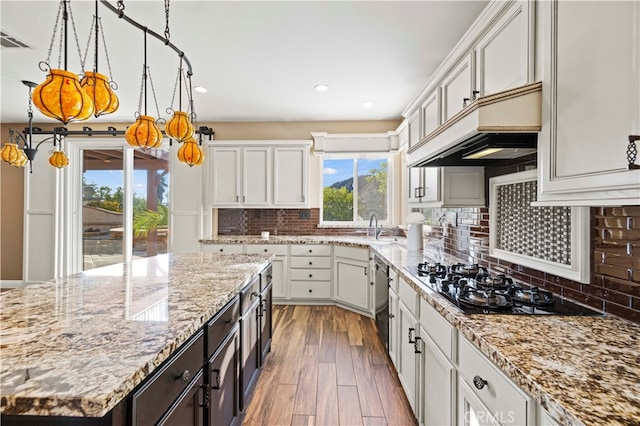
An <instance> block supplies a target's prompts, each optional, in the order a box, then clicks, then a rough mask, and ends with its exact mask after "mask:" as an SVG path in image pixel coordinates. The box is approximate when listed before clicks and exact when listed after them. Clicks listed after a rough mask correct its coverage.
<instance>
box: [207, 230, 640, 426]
mask: <svg viewBox="0 0 640 426" xmlns="http://www.w3.org/2000/svg"><path fill="white" fill-rule="evenodd" d="M398 240H399V241H398V242H397V243H394V241H393V237H391V238H388V237H386V238H383V239H382V240H381V241H376V240H374V239H372V238H371V237H368V238H367V237H333V236H324V237H317V236H310V237H305V236H300V237H287V236H281V237H274V236H271V237H270V239H269V240H261V239H260V237H259V236H257V237H254V236H232V237H219V238H217V239H213V240H203V242H204V243H205V244H207V243H209V244H213V243H246V244H256V243H264V244H268V243H272V244H334V245H346V246H354V247H371V248H372V249H373V250H374V251H375V252H376V253H377V254H379V255H380V256H382V257H383V258H385V259H386V260H387V262H389V264H390V266H391V268H393V269H394V270H395V271H396V272H397V273H398V274H399V275H400V276H402V278H404V279H405V281H407V282H408V283H409V284H410V285H411V286H412V287H413V288H414V289H415V290H416V291H417V292H418V293H419V294H420V295H421V296H422V298H423V299H425V300H426V301H427V302H428V303H429V304H430V305H431V306H433V307H434V308H435V309H436V310H437V311H438V312H439V313H440V314H441V315H442V316H443V317H445V318H446V319H447V321H449V322H450V323H451V324H453V325H454V327H455V328H456V329H457V330H458V332H459V333H462V334H463V335H464V336H465V337H466V338H467V339H468V340H469V341H471V342H472V343H473V344H474V345H475V346H476V347H477V348H479V349H480V350H481V351H482V352H483V353H484V354H485V355H486V356H487V357H488V358H489V359H491V360H492V361H493V362H494V363H495V364H496V365H497V366H498V367H500V369H502V371H503V372H504V373H505V374H506V375H507V376H508V377H509V378H511V379H512V380H513V381H514V382H515V383H516V384H517V385H518V386H520V388H521V389H523V390H524V391H525V392H526V393H527V394H529V395H530V396H532V397H533V399H534V400H535V401H537V402H538V403H540V404H541V405H542V407H543V408H545V409H546V410H547V411H548V412H549V413H550V414H551V416H552V417H554V418H555V419H557V420H558V421H559V422H560V423H561V424H563V425H583V424H584V425H598V426H599V425H604V424H607V425H640V325H639V324H635V323H632V322H630V321H627V320H624V319H621V318H618V317H615V316H612V315H604V316H601V317H578V316H555V315H550V316H539V315H536V316H527V315H483V314H476V315H468V314H463V313H462V312H461V311H460V310H459V309H458V308H457V307H456V306H454V305H453V304H451V303H450V302H448V301H447V300H446V299H444V298H443V297H442V296H440V295H438V294H437V293H435V292H434V291H433V290H431V289H430V288H428V287H426V286H425V285H424V284H422V283H421V282H420V281H418V280H416V279H415V278H413V277H412V276H411V274H409V273H408V272H407V271H405V270H404V266H409V265H416V264H417V263H418V262H422V261H431V262H434V261H438V262H442V263H455V262H461V261H462V262H463V261H468V259H459V258H456V257H453V256H450V255H447V254H445V253H444V252H443V250H442V248H441V246H438V244H427V245H425V249H424V250H422V251H412V252H410V251H407V250H406V240H405V239H404V238H398Z"/></svg>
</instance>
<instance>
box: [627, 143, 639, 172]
mask: <svg viewBox="0 0 640 426" xmlns="http://www.w3.org/2000/svg"><path fill="white" fill-rule="evenodd" d="M636 141H640V135H629V146H628V147H627V161H628V162H629V170H633V169H640V166H639V165H637V164H636V158H637V156H638V148H637V147H636Z"/></svg>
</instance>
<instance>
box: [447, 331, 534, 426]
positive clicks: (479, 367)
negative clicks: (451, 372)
mask: <svg viewBox="0 0 640 426" xmlns="http://www.w3.org/2000/svg"><path fill="white" fill-rule="evenodd" d="M458 372H459V376H460V378H459V382H458V385H459V389H458V416H459V419H458V420H459V423H461V424H471V425H473V424H515V425H522V426H526V425H531V424H534V423H535V404H534V402H533V400H532V399H531V397H529V396H528V395H526V394H525V393H524V392H523V391H522V390H520V388H518V386H517V385H515V384H514V383H513V382H512V381H511V380H510V379H509V378H508V377H507V376H506V375H505V374H504V373H503V372H502V371H501V370H500V369H499V368H498V367H496V366H495V365H494V364H493V363H492V362H491V361H489V359H488V358H487V357H486V356H485V355H483V354H482V353H481V352H480V351H479V350H478V349H476V348H475V347H474V346H473V345H472V344H471V343H470V342H469V341H468V340H467V339H465V338H464V337H462V336H460V337H459V341H458ZM473 419H476V420H477V421H478V423H475V422H474V420H473Z"/></svg>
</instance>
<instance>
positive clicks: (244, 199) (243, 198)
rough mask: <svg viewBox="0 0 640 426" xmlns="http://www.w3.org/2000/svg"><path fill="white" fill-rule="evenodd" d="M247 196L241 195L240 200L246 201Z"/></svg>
mask: <svg viewBox="0 0 640 426" xmlns="http://www.w3.org/2000/svg"><path fill="white" fill-rule="evenodd" d="M246 199H247V197H245V196H244V195H243V196H242V202H243V203H244V202H245V201H246Z"/></svg>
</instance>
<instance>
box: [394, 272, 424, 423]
mask: <svg viewBox="0 0 640 426" xmlns="http://www.w3.org/2000/svg"><path fill="white" fill-rule="evenodd" d="M398 298H399V301H398V316H397V322H398V324H397V327H398V328H397V330H398V334H397V338H398V343H397V345H398V347H397V349H398V352H397V354H396V360H397V364H396V369H397V371H398V378H399V379H400V383H401V384H402V387H403V389H404V392H405V395H406V396H407V400H408V401H409V405H411V409H412V410H413V412H414V414H415V415H416V417H418V415H419V404H418V383H419V376H418V375H419V374H420V358H419V355H420V354H419V351H420V349H419V346H420V342H419V341H420V339H421V338H420V336H418V333H419V325H418V321H417V319H416V318H418V317H419V305H418V294H417V293H416V292H415V290H414V289H413V288H411V287H410V286H409V284H407V282H406V281H405V280H404V279H402V278H400V282H399V283H398Z"/></svg>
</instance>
